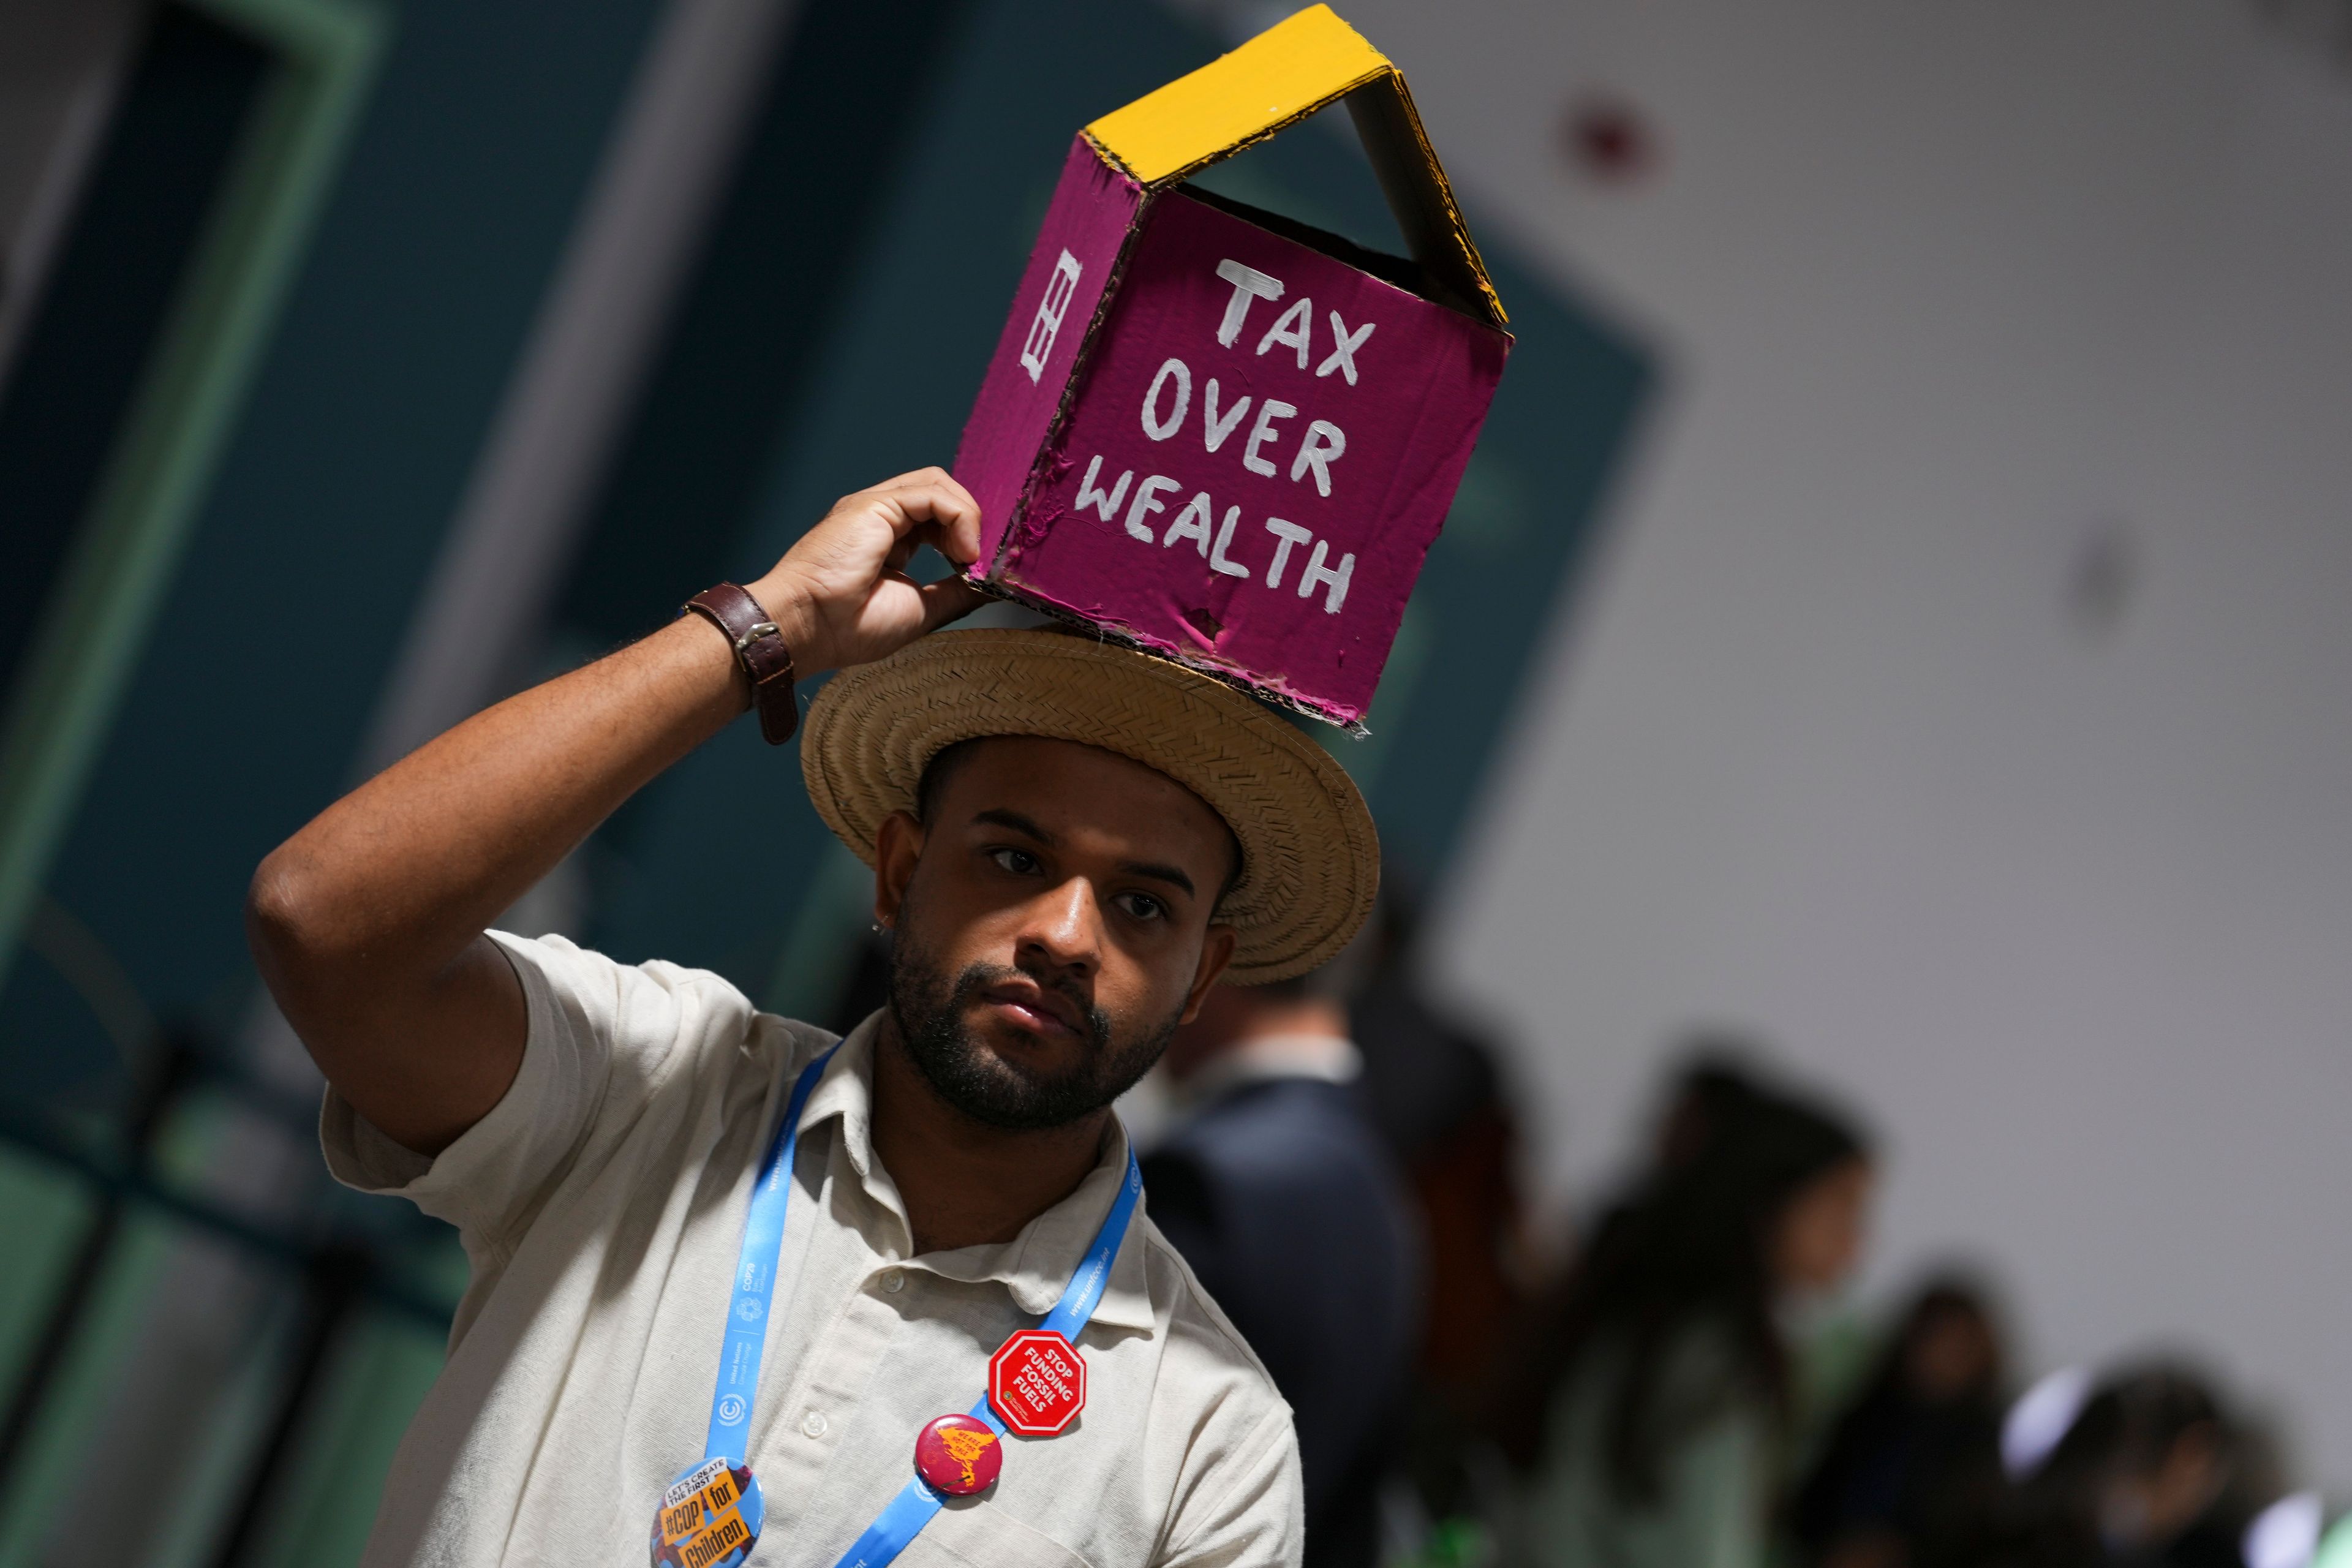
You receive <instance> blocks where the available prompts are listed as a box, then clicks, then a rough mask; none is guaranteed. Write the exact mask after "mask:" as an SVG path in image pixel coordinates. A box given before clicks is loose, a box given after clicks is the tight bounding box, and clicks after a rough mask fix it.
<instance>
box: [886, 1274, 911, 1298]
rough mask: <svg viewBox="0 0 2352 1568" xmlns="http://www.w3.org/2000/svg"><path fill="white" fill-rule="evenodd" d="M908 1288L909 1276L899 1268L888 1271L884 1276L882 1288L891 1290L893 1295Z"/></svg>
mask: <svg viewBox="0 0 2352 1568" xmlns="http://www.w3.org/2000/svg"><path fill="white" fill-rule="evenodd" d="M906 1288H907V1277H906V1275H904V1274H902V1273H900V1272H899V1271H898V1269H896V1268H893V1269H891V1270H890V1271H889V1272H888V1273H887V1274H885V1275H883V1276H882V1289H885V1290H887V1291H889V1292H890V1294H892V1295H893V1296H895V1295H897V1294H898V1292H899V1291H901V1290H904V1289H906Z"/></svg>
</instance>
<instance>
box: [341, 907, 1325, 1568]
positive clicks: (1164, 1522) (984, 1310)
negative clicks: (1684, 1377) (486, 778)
mask: <svg viewBox="0 0 2352 1568" xmlns="http://www.w3.org/2000/svg"><path fill="white" fill-rule="evenodd" d="M493 934H494V935H496V936H497V938H498V941H499V942H500V944H501V945H502V946H503V947H504V948H505V950H506V952H508V954H509V957H510V958H511V959H512V961H513V963H514V967H515V972H516V973H517V974H518V975H520V977H521V980H522V984H523V990H524V993H525V994H526V996H527V997H528V1000H529V1005H530V1041H529V1044H528V1045H527V1047H525V1049H524V1053H523V1060H522V1067H521V1068H520V1072H519V1073H518V1074H517V1076H516V1079H515V1082H514V1086H513V1087H512V1088H511V1089H509V1090H508V1091H507V1093H506V1097H505V1098H504V1099H503V1100H499V1103H498V1106H497V1107H496V1109H494V1110H491V1112H490V1113H489V1114H488V1116H486V1117H484V1118H483V1119H482V1121H480V1122H479V1123H478V1124H477V1125H476V1126H474V1127H473V1128H472V1129H471V1130H470V1131H467V1133H466V1135H465V1136H464V1137H462V1138H460V1139H458V1140H457V1142H455V1143H453V1144H451V1145H450V1146H449V1147H448V1148H447V1149H446V1150H445V1151H443V1152H442V1153H441V1154H440V1155H439V1157H437V1158H436V1159H433V1160H426V1159H424V1158H423V1157H421V1156H419V1155H416V1154H415V1153H412V1152H409V1151H407V1150H404V1149H403V1148H401V1147H400V1146H399V1145H398V1144H395V1143H394V1142H391V1141H390V1140H389V1139H387V1138H385V1137H384V1136H383V1133H381V1132H379V1131H376V1130H375V1129H374V1128H373V1126H371V1125H370V1124H369V1123H367V1122H366V1121H363V1120H362V1119H361V1118H360V1117H359V1116H358V1115H357V1114H356V1113H355V1112H353V1111H352V1109H351V1107H350V1106H349V1105H347V1104H346V1103H345V1102H344V1101H342V1100H341V1099H339V1098H338V1097H336V1096H335V1095H334V1094H333V1093H332V1092H330V1093H329V1095H328V1097H327V1102H326V1108H325V1110H324V1112H323V1114H322V1116H321V1118H320V1137H321V1140H322V1142H323V1143H324V1145H325V1148H326V1153H327V1162H328V1164H329V1166H330V1167H331V1169H332V1170H333V1172H334V1173H335V1175H336V1177H337V1178H338V1179H339V1180H341V1181H342V1182H345V1183H347V1184H350V1185H352V1186H355V1187H360V1188H362V1189H364V1190H366V1191H370V1192H383V1193H394V1194H399V1195H401V1196H404V1197H406V1198H409V1199H411V1200H412V1201H414V1202H415V1204H416V1205H417V1206H418V1207H420V1208H422V1209H424V1210H425V1212H426V1213H428V1214H432V1215H438V1216H440V1217H441V1218H443V1219H446V1220H448V1221H449V1222H450V1223H452V1224H454V1225H455V1226H457V1229H458V1233H459V1236H460V1237H461V1238H462V1239H463V1241H464V1243H465V1247H466V1253H467V1258H469V1259H470V1260H471V1262H472V1265H473V1277H472V1281H471V1283H470V1284H469V1286H468V1287H467V1291H466V1296H465V1300H464V1301H463V1302H462V1303H461V1304H460V1306H459V1308H458V1310H457V1322H456V1325H455V1327H454V1328H453V1329H452V1330H451V1332H450V1343H449V1360H448V1364H447V1365H446V1367H445V1368H444V1370H443V1372H442V1373H441V1376H440V1378H439V1380H438V1381H437V1382H436V1384H434V1386H433V1390H432V1392H431V1393H430V1394H427V1395H426V1396H425V1403H424V1405H423V1406H422V1407H421V1408H420V1409H419V1410H418V1411H417V1414H416V1418H415V1422H414V1423H413V1424H412V1425H411V1426H410V1427H409V1430H408V1434H407V1436H406V1437H405V1438H404V1439H403V1441H402V1443H401V1447H400V1451H399V1454H398V1456H397V1457H396V1458H394V1462H393V1468H392V1473H391V1476H390V1478H389V1479H387V1481H386V1482H385V1486H384V1493H383V1504H382V1506H381V1508H380V1509H379V1510H378V1512H377V1516H376V1521H375V1530H374V1533H373V1536H372V1538H371V1539H370V1541H369V1543H368V1551H367V1556H366V1559H365V1562H366V1563H367V1564H368V1568H393V1565H394V1564H403V1565H405V1564H412V1563H431V1564H436V1565H438V1564H452V1565H455V1564H464V1565H466V1568H480V1565H487V1564H491V1563H499V1564H509V1563H511V1564H523V1563H548V1564H559V1563H560V1564H563V1565H564V1568H578V1565H580V1564H585V1563H595V1564H600V1565H604V1568H625V1565H627V1564H633V1563H644V1562H645V1561H646V1536H647V1532H648V1531H649V1530H650V1528H651V1526H652V1523H653V1516H654V1508H655V1505H656V1497H657V1494H658V1493H659V1492H660V1490H661V1489H662V1488H663V1486H664V1485H666V1484H667V1482H668V1481H669V1480H670V1479H672V1478H673V1477H674V1476H676V1475H677V1472H678V1471H680V1470H681V1469H684V1468H686V1467H688V1466H689V1465H691V1464H693V1463H695V1462H696V1461H698V1459H700V1458H702V1439H703V1434H704V1428H705V1427H706V1426H708V1424H709V1416H710V1399H711V1392H712V1386H713V1384H714V1383H715V1381H716V1378H717V1375H718V1357H719V1338H720V1333H721V1328H722V1321H723V1318H724V1315H725V1313H726V1311H727V1310H728V1303H729V1295H730V1290H729V1287H730V1281H731V1279H732V1278H733V1273H734V1267H735V1260H736V1257H737V1252H738V1248H739V1247H740V1243H741V1239H742V1232H743V1218H744V1213H745V1210H746V1208H747V1206H748V1205H749V1202H750V1195H751V1184H752V1180H753V1176H754V1172H755V1167H756V1165H757V1164H758V1163H759V1160H760V1158H761V1154H762V1152H764V1151H765V1148H766V1146H767V1142H768V1136H769V1133H770V1131H771V1130H772V1128H773V1127H774V1125H775V1121H776V1119H777V1118H778V1117H779V1116H780V1115H782V1106H783V1104H784V1101H785V1099H786V1097H787V1095H788V1094H789V1092H790V1090H791V1087H792V1082H793V1078H794V1077H795V1076H796V1075H797V1074H798V1072H799V1071H800V1069H801V1068H802V1067H803V1065H804V1064H805V1063H807V1062H808V1061H810V1060H811V1059H813V1058H814V1057H815V1056H817V1055H818V1054H819V1053H820V1052H822V1051H823V1050H824V1048H825V1047H827V1046H828V1045H830V1044H831V1043H832V1037H830V1036H829V1035H827V1034H825V1033H824V1031H822V1030H819V1029H814V1028H812V1027H810V1026H807V1025H804V1024H799V1023H793V1022H790V1021H787V1020H785V1019H782V1018H778V1017H775V1016H771V1015H768V1014H763V1013H758V1012H755V1011H754V1010H753V1009H752V1007H751V1003H750V1002H749V1001H747V1000H746V999H745V998H744V996H743V994H742V993H740V992H739V991H737V990H736V989H735V988H734V987H733V986H732V985H730V984H727V982H725V981H724V980H721V979H719V977H718V976H717V975H714V974H710V973H704V972H702V971H699V970H690V969H681V968H678V967H677V966H676V965H674V964H669V963H646V964H642V965H638V966H635V967H630V966H627V965H624V964H619V963H614V962H613V961H612V960H610V959H607V958H605V957H604V956H602V955H601V954H598V953H594V952H587V951H585V950H583V949H581V948H577V947H574V946H573V945H572V944H571V943H570V942H565V941H563V940H562V938H560V937H547V938H543V939H541V940H540V941H538V942H529V941H523V940H520V939H518V938H515V937H510V936H506V935H504V934H502V933H493ZM873 1034H874V1025H873V1023H872V1021H871V1020H869V1021H868V1022H867V1023H866V1024H865V1025H863V1026H860V1027H859V1028H857V1029H856V1030H855V1031H853V1032H852V1034H851V1035H850V1037H849V1038H848V1039H847V1041H846V1042H845V1044H844V1045H843V1047H842V1049H841V1051H840V1053H839V1054H838V1055H837V1056H836V1057H835V1058H834V1060H833V1063H832V1065H831V1066H830V1067H829V1068H826V1069H825V1072H824V1078H823V1079H822V1080H821V1081H820V1082H819V1083H818V1085H817V1087H816V1089H815V1092H814V1094H812V1095H811V1096H810V1098H809V1101H808V1104H807V1106H806V1108H805V1110H803V1115H802V1118H801V1141H800V1148H799V1152H798V1155H797V1158H796V1160H795V1162H794V1165H793V1193H792V1197H791V1202H790V1209H789V1212H788V1214H787V1216H786V1219H785V1226H784V1239H783V1249H782V1257H781V1258H780V1260H779V1264H778V1284H777V1288H776V1299H775V1301H774V1302H773V1304H772V1310H771V1313H770V1318H769V1324H770V1327H769V1333H768V1348H767V1354H766V1359H765V1361H764V1362H763V1363H762V1366H761V1382H760V1391H759V1398H758V1401H757V1404H756V1405H755V1407H754V1411H753V1415H752V1417H751V1463H752V1467H753V1468H754V1469H755V1471H756V1472H757V1474H758V1475H759V1477H760V1480H761V1487H762V1489H763V1491H764V1496H765V1503H766V1508H767V1510H768V1512H767V1524H766V1528H765V1531H763V1533H762V1534H761V1538H760V1542H759V1545H758V1547H757V1549H756V1550H755V1551H754V1552H753V1554H752V1558H751V1562H752V1563H753V1564H779V1565H781V1564H792V1565H794V1568H801V1565H806V1568H832V1564H834V1563H835V1562H836V1560H837V1559H838V1558H839V1557H840V1555H841V1553H842V1552H843V1551H844V1550H845V1549H846V1548H847V1547H848V1546H849V1544H850V1543H851V1542H853V1541H855V1540H856V1538H857V1536H858V1534H859V1532H861V1531H863V1530H864V1529H865V1528H866V1525H867V1524H869V1523H871V1522H872V1521H873V1519H874V1517H875V1515H876V1514H877V1513H878V1512H880V1511H881V1510H882V1507H883V1505H884V1504H886V1503H887V1502H888V1501H889V1500H890V1499H891V1497H892V1496H893V1495H895V1494H896V1493H897V1492H898V1489H900V1488H901V1487H902V1486H904V1485H905V1484H906V1481H907V1479H908V1476H909V1475H910V1474H911V1473H912V1468H913V1458H914V1444H915V1434H916V1433H917V1432H918V1431H919V1429H920V1428H921V1427H922V1426H923V1425H924V1423H926V1422H928V1421H929V1420H930V1419H931V1418H933V1417H934V1416H937V1415H944V1414H946V1413H948V1412H950V1411H961V1410H965V1409H968V1408H970V1407H971V1405H972V1403H973V1401H975V1400H976V1399H978V1398H979V1397H980V1395H981V1394H982V1392H983V1391H984V1385H985V1383H986V1377H987V1363H988V1358H989V1355H990V1354H991V1352H993V1351H994V1350H995V1348H996V1347H997V1345H998V1344H999V1343H1000V1342H1003V1339H1004V1338H1005V1336H1006V1335H1008V1334H1010V1333H1012V1332H1013V1331H1014V1330H1016V1329H1023V1328H1029V1327H1033V1326H1034V1324H1035V1323H1036V1321H1037V1319H1038V1317H1039V1316H1040V1315H1041V1314H1043V1313H1044V1312H1045V1311H1046V1310H1049V1309H1050V1308H1051V1307H1052V1306H1053V1305H1054V1303H1055V1301H1056V1300H1059V1298H1060V1296H1061V1293H1062V1289H1063V1287H1064V1286H1065V1285H1066V1284H1067V1283H1068V1280H1069V1277H1070V1274H1071V1272H1072V1270H1073V1269H1074V1268H1076V1265H1077V1263H1078V1261H1079V1259H1080V1258H1081V1257H1083V1256H1084V1254H1085V1252H1086V1249H1087V1245H1088V1244H1089V1243H1090V1242H1091V1241H1092V1240H1093V1239H1094V1237H1095V1232H1096V1229H1097V1226H1099V1225H1100V1223H1101V1221H1102V1218H1103V1215H1105V1214H1106V1213H1107V1212H1108V1209H1109V1207H1110V1203H1111V1199H1112V1196H1113V1195H1114V1194H1115V1193H1116V1191H1117V1189H1118V1184H1119V1182H1120V1179H1121V1178H1122V1177H1123V1175H1124V1174H1125V1172H1126V1166H1127V1158H1128V1153H1127V1137H1126V1134H1125V1132H1124V1131H1122V1130H1118V1129H1117V1127H1116V1124H1114V1131H1112V1133H1111V1135H1110V1136H1109V1137H1108V1140H1107V1144H1106V1147H1105V1149H1104V1151H1103V1156H1102V1160H1101V1163H1099V1164H1097V1166H1096V1168H1095V1169H1094V1171H1093V1172H1091V1173H1089V1174H1088V1175H1087V1178H1086V1180H1085V1181H1083V1182H1082V1183H1080V1184H1079V1186H1078V1189H1077V1190H1076V1192H1075V1193H1073V1194H1071V1195H1070V1196H1069V1197H1067V1198H1066V1199H1065V1200H1063V1201H1062V1202H1061V1203H1059V1204H1057V1205H1055V1206H1054V1207H1053V1208H1051V1209H1048V1210H1047V1211H1045V1213H1044V1214H1042V1215H1038V1216H1037V1218H1036V1219H1034V1220H1033V1221H1031V1222H1030V1224H1029V1225H1028V1226H1027V1227H1026V1228H1024V1230H1023V1231H1022V1233H1021V1234H1020V1236H1019V1237H1016V1238H1015V1239H1014V1240H1013V1241H1011V1242H1009V1243H1006V1244H1004V1245H1002V1246H993V1247H965V1248H962V1249H961V1250H958V1251H954V1252H940V1253H930V1254H925V1255H923V1256H920V1257H916V1256H910V1254H912V1252H913V1247H912V1243H911V1239H910V1235H911V1233H910V1231H909V1228H908V1222H907V1215H906V1209H905V1207H904V1205H902V1204H901V1203H900V1201H899V1198H898V1189H897V1187H896V1186H895V1185H894V1184H892V1182H891V1180H890V1175H889V1173H888V1172H887V1171H885V1170H884V1169H883V1168H882V1166H881V1165H880V1163H877V1160H876V1159H875V1156H874V1150H873V1144H872V1142H871V1139H870V1137H869V1131H870V1126H869V1123H870V1119H871V1114H872V1110H871V1108H872V1104H873V1055H872V1047H871V1042H872V1037H873ZM1137 1220H1138V1223H1136V1224H1134V1225H1133V1226H1131V1227H1130V1228H1129V1232H1128V1236H1127V1239H1126V1242H1125V1244H1124V1245H1123V1246H1122V1247H1120V1248H1119V1252H1118V1258H1117V1259H1116V1260H1115V1261H1114V1263H1113V1264H1112V1267H1111V1272H1110V1279H1109V1283H1108V1286H1107V1288H1106V1289H1105V1290H1104V1292H1103V1297H1102V1304H1101V1305H1100V1306H1099V1307H1098V1308H1097V1310H1096V1312H1095V1315H1094V1320H1093V1321H1092V1322H1091V1323H1090V1324H1089V1325H1088V1326H1087V1329H1086V1330H1085V1331H1084V1332H1083V1333H1082V1334H1080V1336H1079V1338H1078V1344H1079V1347H1080V1349H1081V1350H1082V1351H1083V1352H1085V1355H1086V1360H1087V1403H1086V1409H1085V1413H1084V1414H1083V1415H1080V1416H1079V1418H1078V1419H1077V1421H1076V1423H1075V1424H1074V1425H1073V1426H1070V1427H1069V1428H1068V1429H1067V1430H1066V1431H1065V1432H1064V1433H1063V1434H1062V1435H1061V1436H1057V1437H1051V1438H1038V1439H1024V1438H1020V1437H1010V1438H1008V1439H1006V1452H1005V1457H1004V1468H1003V1477H1002V1479H1000V1480H999V1481H998V1482H997V1484H996V1486H995V1488H994V1489H992V1491H991V1492H989V1493H987V1494H984V1495H983V1496H981V1497H978V1498H965V1499H956V1500H950V1502H949V1503H948V1505H947V1507H945V1508H944V1509H942V1510H940V1513H939V1515H938V1516H937V1517H936V1518H935V1519H933V1520H932V1521H931V1522H930V1524H929V1526H928V1527H927V1528H926V1529H925V1530H924V1531H923V1532H922V1534H921V1535H919V1536H918V1537H917V1538H916V1540H915V1542H914V1543H913V1544H912V1545H911V1546H909V1547H908V1549H907V1551H906V1552H905V1553H904V1554H902V1555H901V1556H900V1558H899V1559H898V1561H899V1562H900V1563H903V1564H905V1565H906V1568H937V1565H940V1564H964V1565H969V1568H982V1565H984V1568H1021V1565H1024V1564H1038V1565H1041V1568H1044V1565H1055V1568H1060V1565H1071V1564H1081V1563H1083V1564H1092V1565H1094V1568H1116V1565H1125V1564H1144V1563H1155V1564H1156V1563H1166V1564H1217V1565H1225V1564H1233V1565H1235V1568H1239V1565H1244V1564H1276V1563H1297V1562H1298V1560H1299V1553H1300V1550H1301V1536H1300V1532H1301V1515H1302V1510H1303V1504H1302V1501H1301V1498H1300V1492H1299V1469H1298V1447H1297V1440H1296V1438H1295V1437H1294V1436H1292V1433H1291V1423H1290V1411H1289V1407H1288V1406H1287V1405H1285V1404H1284V1403H1283V1402H1282V1399H1281V1397H1280V1396H1279V1395H1278V1394H1276V1392H1275V1389H1274V1384H1273V1383H1272V1382H1271V1380H1269V1379H1268V1378H1267V1376H1266V1373H1265V1368H1264V1367H1262V1366H1260V1365H1259V1364H1258V1362H1257V1358H1256V1357H1255V1356H1254V1355H1252V1354H1251V1353H1250V1351H1249V1349H1248V1347H1247V1346H1246V1345H1244V1343H1243V1342H1242V1340H1241V1337H1240V1336H1239V1335H1238V1334H1236V1333H1235V1332H1234V1329H1233V1325H1232V1324H1230V1323H1228V1322H1227V1321H1225V1318H1224V1314H1223V1313H1222V1312H1220V1311H1218V1310H1217V1309H1216V1307H1215V1305H1214V1304H1213V1303H1212V1302H1211V1301H1210V1300H1209V1299H1208V1297H1207V1296H1206V1295H1205V1294H1203V1293H1202V1289H1201V1287H1200V1285H1199V1283H1198V1282H1197V1281H1196V1280H1194V1279H1193V1278H1192V1271H1191V1270H1190V1269H1189V1268H1185V1266H1184V1264H1183V1262H1182V1260H1181V1258H1178V1257H1177V1256H1176V1254H1175V1252H1174V1251H1173V1250H1172V1249H1171V1247H1169V1246H1168V1244H1167V1242H1166V1241H1165V1240H1164V1239H1163V1238H1162V1237H1160V1233H1159V1231H1158V1230H1157V1229H1156V1228H1155V1227H1153V1226H1152V1225H1151V1224H1150V1221H1149V1219H1148V1218H1146V1217H1145V1216H1144V1215H1142V1213H1141V1212H1140V1211H1139V1212H1138V1215H1137Z"/></svg>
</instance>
